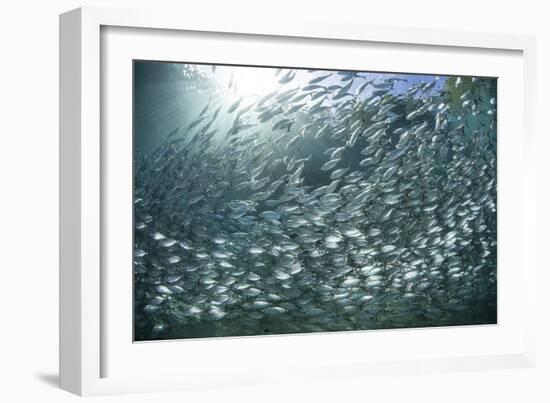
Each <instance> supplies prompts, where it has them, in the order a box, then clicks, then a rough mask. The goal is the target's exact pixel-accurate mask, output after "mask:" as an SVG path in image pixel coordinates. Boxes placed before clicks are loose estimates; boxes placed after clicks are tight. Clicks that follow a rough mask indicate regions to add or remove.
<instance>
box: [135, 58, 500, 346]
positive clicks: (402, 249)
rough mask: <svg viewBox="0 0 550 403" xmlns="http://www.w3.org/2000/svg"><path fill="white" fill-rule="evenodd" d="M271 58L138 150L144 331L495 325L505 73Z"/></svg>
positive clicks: (208, 75)
mask: <svg viewBox="0 0 550 403" xmlns="http://www.w3.org/2000/svg"><path fill="white" fill-rule="evenodd" d="M207 67H208V69H207V68H206V67H205V66H201V67H200V68H199V67H197V66H196V65H183V68H184V69H187V70H188V71H190V72H192V73H193V77H192V78H188V80H189V82H190V85H191V86H192V85H197V86H198V85H199V84H201V83H200V81H201V80H202V81H208V80H210V81H212V80H214V79H215V77H216V74H218V72H217V71H216V67H215V66H207ZM235 68H238V67H235ZM218 69H221V67H219V68H218ZM226 69H227V68H226ZM270 70H271V74H272V75H273V79H275V80H277V81H276V82H277V87H276V89H275V90H274V91H272V92H270V93H268V94H262V95H261V96H249V95H241V94H239V91H238V90H235V89H234V88H235V86H237V85H238V82H234V81H235V80H233V77H231V78H232V79H231V80H230V82H229V85H228V86H224V88H222V87H221V86H219V85H216V86H210V87H208V85H207V84H208V83H206V84H204V83H202V84H201V85H202V87H201V88H206V87H208V88H211V89H209V90H208V91H209V92H208V93H207V94H206V97H207V98H208V101H206V102H205V103H204V105H200V108H199V110H198V112H197V113H196V114H194V116H190V117H189V119H187V121H186V122H185V124H183V125H181V126H178V127H174V128H173V130H171V131H170V132H169V133H166V134H165V135H164V137H162V140H161V141H159V143H158V146H156V147H155V149H154V150H146V151H143V150H138V151H136V153H135V157H134V240H135V250H134V267H133V270H134V323H135V329H134V337H135V339H136V340H161V339H181V338H192V337H217V336H243V335H259V334H282V333H296V332H323V331H350V330H372V329H389V328H402V327H427V326H449V325H464V324H488V323H496V288H497V287H496V284H497V283H496V281H497V277H496V269H497V264H496V262H497V215H496V211H497V161H496V157H497V154H496V151H497V148H496V144H497V130H496V80H495V79H491V78H475V77H456V76H439V77H438V76H429V79H423V80H421V81H418V80H412V79H411V77H412V76H411V75H402V74H383V73H366V72H365V73H363V72H349V71H321V70H299V69H270ZM189 77H191V73H189ZM297 77H301V79H300V80H299V81H298V78H297ZM304 77H305V78H304ZM190 91H191V90H190ZM205 91H206V90H205ZM184 95H185V94H184ZM151 135H156V134H154V133H152V134H151Z"/></svg>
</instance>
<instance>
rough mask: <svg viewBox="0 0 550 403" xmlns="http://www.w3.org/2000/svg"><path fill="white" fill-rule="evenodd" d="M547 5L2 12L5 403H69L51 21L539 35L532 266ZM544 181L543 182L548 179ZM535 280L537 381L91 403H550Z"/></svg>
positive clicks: (527, 376) (71, 4)
mask: <svg viewBox="0 0 550 403" xmlns="http://www.w3.org/2000/svg"><path fill="white" fill-rule="evenodd" d="M545 3H546V2H544V1H541V0H538V1H534V0H533V1H531V0H523V1H521V2H504V1H493V0H491V1H480V0H460V1H458V0H456V1H454V2H443V1H441V0H439V1H435V0H433V1H432V0H415V1H407V0H393V1H384V0H378V1H372V2H368V1H367V0H360V1H350V0H332V1H324V0H316V1H301V2H299V1H298V0H271V1H265V0H264V1H262V0H257V1H255V2H252V1H251V2H246V1H244V0H228V1H227V0H226V1H223V0H202V1H185V0H180V1H170V0H156V1H155V2H153V1H143V0H133V1H131V0H119V1H116V0H112V1H86V0H82V1H72V0H50V1H40V0H19V1H16V0H12V1H5V2H3V3H2V5H1V6H0V58H1V61H0V124H1V126H0V127H1V131H0V138H1V142H0V401H4V402H10V403H11V402H20V401H21V402H23V401H25V402H34V401H40V402H71V401H76V400H77V398H76V397H74V396H72V395H70V394H68V393H66V392H63V391H61V390H59V389H57V386H56V383H57V355H58V346H57V335H58V331H57V328H58V315H57V309H58V308H57V303H58V298H57V294H58V270H57V264H58V242H57V237H58V229H57V221H58V196H57V193H58V180H57V176H58V163H57V161H58V14H59V13H61V12H64V11H66V10H69V9H71V8H75V7H78V6H81V5H99V6H109V7H148V8H149V7H153V6H154V7H174V6H176V5H177V6H179V7H180V8H181V9H182V12H186V13H205V14H206V13H211V14H213V13H215V14H220V15H224V16H226V17H227V18H231V15H233V14H235V13H239V14H243V13H245V14H247V15H249V16H250V18H258V17H261V18H272V19H275V20H279V21H280V22H281V24H283V25H284V23H285V20H286V19H288V18H292V19H298V20H299V19H300V18H301V16H304V15H308V14H309V15H312V16H315V17H317V18H320V19H324V20H327V21H331V20H338V21H352V22H355V23H365V24H373V25H390V26H391V25H402V26H411V27H427V28H452V29H464V30H471V31H489V32H507V33H523V34H534V35H536V36H537V40H538V42H537V51H538V55H537V56H538V60H537V65H538V74H539V77H538V79H539V81H538V94H537V110H538V116H539V117H538V122H539V125H538V140H537V141H538V150H539V156H538V161H539V164H540V165H539V166H540V170H539V179H538V180H539V194H540V197H539V209H538V210H539V211H538V217H539V221H540V226H539V232H538V243H539V256H540V257H543V254H542V251H544V250H545V248H547V245H546V244H545V243H544V239H543V236H544V237H545V238H546V239H548V236H547V235H546V234H544V229H545V228H547V225H546V224H549V221H548V208H545V207H546V206H548V205H549V197H548V196H549V192H548V190H547V186H546V187H545V185H547V184H548V183H549V182H550V181H549V180H548V179H547V178H548V177H549V176H548V172H549V171H550V170H549V169H548V167H549V164H548V159H549V158H548V156H547V155H546V154H547V153H548V150H549V146H550V141H549V140H548V138H549V136H550V133H548V125H547V124H546V123H545V122H546V121H547V114H548V113H549V112H548V110H549V108H548V107H549V106H550V105H549V102H548V99H549V93H550V87H549V80H548V75H549V74H550V63H549V61H550V60H549V58H550V30H549V29H548V25H549V22H548V17H549V16H550V13H549V12H548V11H547V10H546V9H545ZM544 169H546V172H545V171H544ZM548 281H549V276H548V274H547V273H546V272H543V273H541V274H540V276H539V278H538V283H539V296H538V298H539V301H540V303H539V316H540V318H541V323H540V328H539V332H538V359H539V363H538V366H537V368H535V369H526V370H502V371H490V372H480V373H460V374H447V375H422V376H420V375H419V376H402V377H397V378H387V377H377V378H369V379H364V380H353V381H350V382H349V383H335V384H328V385H327V384H309V385H304V386H303V387H294V386H293V387H288V388H286V387H269V388H268V387H262V388H251V389H227V390H214V391H206V392H205V391H201V392H185V393H182V392H180V393H164V394H157V395H133V396H124V397H121V396H114V397H101V398H93V400H94V401H106V402H107V401H110V402H157V401H166V402H176V401H178V402H181V401H187V402H199V401H200V402H203V401H205V402H219V401H224V402H232V401H235V402H257V401H261V402H279V401H305V402H310V401H323V402H324V401H326V402H329V401H342V402H345V401H360V400H362V401H372V402H374V401H376V402H385V401H407V402H416V401H419V402H420V401H421V402H461V403H464V402H468V401H473V402H478V401H491V402H492V401H495V402H496V401H498V402H508V401H510V402H512V401H513V402H520V401H523V402H549V401H550V385H549V384H550V349H549V348H548V345H549V344H550V331H549V330H550V326H549V325H548V322H549V321H550V314H549V310H548V309H547V308H549V306H550V305H549V304H548V301H549V297H548V293H547V291H546V290H547V287H548V286H547V284H548Z"/></svg>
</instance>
